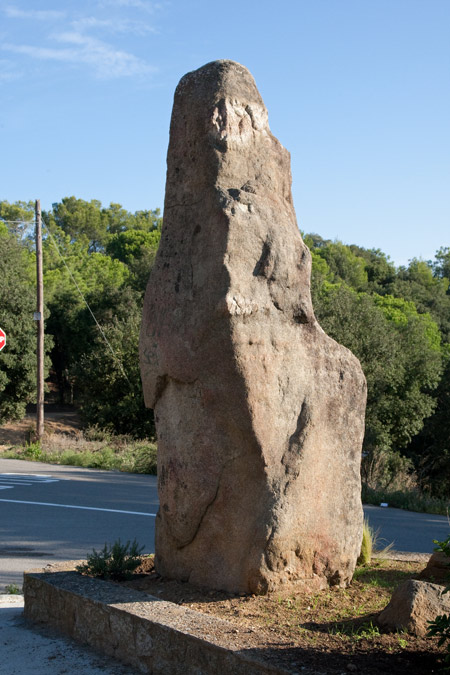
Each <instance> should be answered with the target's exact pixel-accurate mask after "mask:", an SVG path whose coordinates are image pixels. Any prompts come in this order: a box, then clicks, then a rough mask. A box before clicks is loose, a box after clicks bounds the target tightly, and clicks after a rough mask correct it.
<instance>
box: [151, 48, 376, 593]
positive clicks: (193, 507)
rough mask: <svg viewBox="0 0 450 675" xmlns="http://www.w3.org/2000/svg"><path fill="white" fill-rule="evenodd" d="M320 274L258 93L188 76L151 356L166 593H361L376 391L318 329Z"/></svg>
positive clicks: (234, 79)
mask: <svg viewBox="0 0 450 675" xmlns="http://www.w3.org/2000/svg"><path fill="white" fill-rule="evenodd" d="M310 268H311V257H310V253H309V251H308V249H307V248H306V246H305V245H304V243H303V241H302V239H301V236H300V233H299V230H298V227H297V223H296V218H295V212H294V207H293V203H292V195H291V173H290V157H289V153H288V152H287V151H286V150H285V149H284V148H283V146H282V145H281V144H280V143H279V141H278V140H277V139H276V138H274V136H272V134H271V132H270V129H269V125H268V119H267V111H266V109H265V107H264V103H263V101H262V99H261V96H260V94H259V92H258V90H257V88H256V85H255V83H254V80H253V78H252V76H251V75H250V73H249V72H248V70H246V69H245V68H244V67H243V66H241V65H239V64H238V63H234V62H232V61H215V62H213V63H209V64H207V65H206V66H204V67H203V68H200V69H199V70H196V71H194V72H192V73H188V74H187V75H185V76H184V77H183V78H182V80H181V81H180V83H179V85H178V87H177V90H176V93H175V102H174V107H173V113H172V121H171V127H170V143H169V150H168V158H167V184H166V198H165V207H164V225H163V230H162V238H161V244H160V248H159V251H158V254H157V257H156V261H155V265H154V268H153V270H152V273H151V279H150V282H149V285H148V288H147V293H146V297H145V306H144V317H143V323H142V330H141V342H140V360H141V373H142V381H143V387H144V394H145V401H146V405H147V406H148V407H150V408H154V411H155V420H156V428H157V434H158V489H159V498H160V508H159V513H158V516H157V519H156V559H155V564H156V569H157V570H158V572H160V574H162V575H163V576H165V577H169V578H175V579H180V580H188V581H190V582H191V583H194V584H197V585H201V586H205V587H208V588H212V589H224V590H227V591H232V592H244V593H264V592H267V591H272V590H274V589H276V588H278V587H280V585H281V584H283V587H284V588H290V587H292V586H293V585H299V586H301V587H306V588H320V587H322V586H324V585H325V584H326V583H330V584H337V585H345V584H346V583H348V581H349V580H350V579H351V577H352V574H353V571H354V567H355V564H356V559H357V556H358V554H359V551H360V544H361V537H362V522H363V513H362V506H361V497H360V459H361V443H362V438H363V432H364V410H365V401H366V383H365V379H364V375H363V373H362V370H361V367H360V365H359V362H358V360H357V359H356V358H355V357H354V356H353V354H351V352H349V350H348V349H346V348H344V347H342V346H340V345H339V344H337V343H336V342H335V341H334V340H332V339H331V338H329V337H328V336H327V335H326V334H325V333H324V331H323V330H322V329H321V328H320V326H319V324H318V323H317V321H316V319H315V317H314V313H313V309H312V305H311V297H310V286H309V282H310Z"/></svg>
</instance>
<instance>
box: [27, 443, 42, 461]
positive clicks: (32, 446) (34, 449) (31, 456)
mask: <svg viewBox="0 0 450 675" xmlns="http://www.w3.org/2000/svg"><path fill="white" fill-rule="evenodd" d="M23 458H24V459H28V460H30V461H32V462H38V461H39V460H40V459H41V458H42V447H41V443H40V441H36V442H34V443H27V445H26V446H25V448H24V450H23Z"/></svg>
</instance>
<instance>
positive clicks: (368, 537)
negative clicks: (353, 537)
mask: <svg viewBox="0 0 450 675" xmlns="http://www.w3.org/2000/svg"><path fill="white" fill-rule="evenodd" d="M374 539H375V533H374V531H373V530H372V528H371V527H370V525H369V521H368V520H367V518H364V524H363V538H362V542H361V553H360V554H359V558H358V561H357V564H358V565H368V564H369V563H370V561H371V560H372V552H373V542H374Z"/></svg>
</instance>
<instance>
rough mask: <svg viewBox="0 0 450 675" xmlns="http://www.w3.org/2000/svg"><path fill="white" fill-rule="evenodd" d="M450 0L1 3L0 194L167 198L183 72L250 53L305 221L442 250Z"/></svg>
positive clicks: (329, 233)
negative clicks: (173, 116)
mask: <svg viewBox="0 0 450 675" xmlns="http://www.w3.org/2000/svg"><path fill="white" fill-rule="evenodd" d="M449 36H450V0H278V1H277V2H273V0H270V1H269V0H239V1H238V0H228V1H227V2H224V3H213V2H211V1H210V0H171V1H169V0H167V1H165V0H161V1H160V2H152V1H151V0H76V1H75V0H73V1H71V0H66V1H64V0H58V1H56V0H42V1H40V0H36V1H33V2H32V1H31V0H17V1H15V0H6V1H4V0H0V95H1V109H0V148H1V163H0V167H1V168H0V199H7V200H8V201H16V200H19V199H22V200H28V199H33V200H34V199H36V198H39V199H40V200H41V204H42V206H43V208H50V207H51V204H52V202H56V201H59V200H61V199H62V198H63V197H65V196H70V195H75V196H76V197H79V198H82V199H87V200H89V199H94V198H95V199H99V200H100V201H102V203H103V204H105V205H108V204H109V203H110V202H111V201H113V202H118V203H121V204H122V205H123V206H124V207H125V208H126V209H128V210H130V211H135V210H139V209H147V208H156V207H161V208H162V207H163V200H164V183H165V161H166V150H167V143H168V128H169V121H170V113H171V107H172V100H173V93H174V90H175V87H176V85H177V83H178V81H179V79H180V77H182V75H184V73H186V72H188V71H190V70H193V69H195V68H198V67H200V66H201V65H203V64H205V63H207V62H208V61H212V60H214V59H218V58H229V59H233V60H235V61H239V62H240V63H242V64H244V65H245V66H246V67H247V68H249V70H250V71H251V73H252V74H253V76H254V78H255V80H256V83H257V86H258V88H259V90H260V92H261V94H262V96H263V99H264V101H265V104H266V106H267V108H268V111H269V121H270V126H271V129H272V132H273V133H274V134H275V135H276V136H277V137H278V138H279V139H280V141H281V142H282V143H283V145H284V146H285V147H286V148H287V149H288V150H289V151H290V152H291V157H292V176H293V195H294V203H295V207H296V212H297V219H298V223H299V227H300V228H301V229H302V230H303V231H305V232H317V233H318V234H320V235H321V236H323V237H325V238H331V239H335V238H338V239H340V240H341V241H344V242H345V243H356V244H359V245H360V246H364V247H367V248H381V249H382V250H383V251H385V252H386V253H387V254H388V255H390V256H391V258H392V259H393V260H394V262H395V263H396V264H406V263H407V262H408V260H409V259H411V258H413V257H422V258H423V259H425V260H427V259H430V258H432V257H433V255H434V253H435V251H436V250H437V249H438V248H439V247H440V246H450V38H449Z"/></svg>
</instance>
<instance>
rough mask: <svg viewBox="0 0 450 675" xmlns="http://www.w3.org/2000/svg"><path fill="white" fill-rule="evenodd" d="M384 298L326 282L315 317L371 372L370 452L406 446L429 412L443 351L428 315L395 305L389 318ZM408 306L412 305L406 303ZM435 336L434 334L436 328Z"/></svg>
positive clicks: (367, 441)
mask: <svg viewBox="0 0 450 675" xmlns="http://www.w3.org/2000/svg"><path fill="white" fill-rule="evenodd" d="M377 302H380V304H382V303H383V302H384V300H383V299H381V300H380V301H376V300H375V298H374V297H373V296H370V295H368V294H367V293H357V292H355V291H354V290H353V289H351V288H349V287H348V286H345V285H343V284H338V285H336V284H328V283H327V282H324V284H323V285H322V289H321V291H320V293H319V294H318V295H316V296H315V297H314V306H315V310H316V315H317V318H318V320H319V322H320V324H321V325H322V327H323V328H324V330H325V331H326V332H327V333H328V334H329V335H331V336H332V337H333V338H334V339H335V340H337V341H338V342H340V343H341V344H343V345H345V346H346V347H348V348H349V349H350V350H351V351H352V352H353V353H354V354H355V355H356V356H357V357H358V358H359V360H360V362H361V365H362V368H363V370H364V373H365V375H366V378H367V386H368V399H367V411H366V435H365V439H364V450H365V452H366V453H368V454H369V457H370V454H371V453H372V454H373V453H378V452H379V450H380V449H384V450H389V449H391V448H393V447H395V448H397V449H400V448H403V447H405V446H406V445H407V444H408V443H409V442H410V440H411V438H412V437H413V436H414V435H415V434H417V433H418V432H419V431H420V429H421V428H422V425H423V420H424V418H425V417H427V416H428V415H430V414H431V413H432V411H433V408H434V406H435V400H434V398H433V397H432V396H431V394H430V390H432V389H433V388H434V387H436V385H437V384H438V382H439V376H440V372H441V354H440V352H439V351H437V350H436V345H435V343H434V342H433V340H431V339H430V337H429V334H428V332H427V331H428V328H429V320H428V319H425V320H422V318H421V317H418V316H417V315H416V314H414V313H413V312H412V311H411V314H409V313H406V314H404V313H403V312H402V311H401V309H402V304H401V303H400V306H398V307H397V306H396V307H395V309H396V312H397V314H396V317H395V318H397V315H398V314H401V316H402V321H401V322H400V321H396V320H394V319H390V318H389V312H390V313H391V314H392V311H391V310H392V308H391V306H390V305H388V311H385V308H384V307H383V306H381V307H379V306H378V304H377ZM408 309H409V308H408ZM433 336H434V334H433Z"/></svg>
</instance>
